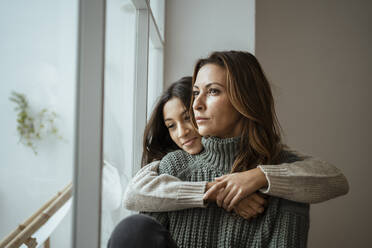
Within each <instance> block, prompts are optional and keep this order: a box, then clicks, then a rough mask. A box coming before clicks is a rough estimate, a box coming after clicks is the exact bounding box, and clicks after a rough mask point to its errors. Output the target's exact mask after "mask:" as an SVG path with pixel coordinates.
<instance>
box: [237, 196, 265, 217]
mask: <svg viewBox="0 0 372 248" xmlns="http://www.w3.org/2000/svg"><path fill="white" fill-rule="evenodd" d="M266 203H267V202H266V200H265V199H264V198H263V197H261V196H259V195H258V194H257V193H253V194H252V195H249V196H248V197H247V198H244V199H243V200H241V201H240V202H239V203H238V204H237V205H236V206H235V207H234V212H235V213H237V214H238V215H240V216H241V217H243V218H244V219H247V220H249V219H251V218H255V217H257V216H258V215H259V214H262V213H263V211H264V210H265V206H266Z"/></svg>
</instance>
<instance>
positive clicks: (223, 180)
mask: <svg viewBox="0 0 372 248" xmlns="http://www.w3.org/2000/svg"><path fill="white" fill-rule="evenodd" d="M265 186H267V180H266V176H265V174H264V173H263V172H262V171H261V169H260V168H255V169H251V170H248V171H244V172H238V173H232V174H228V175H224V176H221V177H217V178H216V184H214V185H213V186H212V187H211V188H210V189H208V190H207V192H206V193H205V194H204V200H207V199H210V198H212V197H211V196H216V203H217V205H218V206H219V207H223V208H224V209H226V210H227V211H231V210H232V209H233V208H234V207H235V206H236V204H237V203H238V202H240V201H241V200H242V199H243V198H245V197H247V196H249V195H250V194H252V193H254V192H256V191H257V190H258V189H260V188H262V187H265Z"/></svg>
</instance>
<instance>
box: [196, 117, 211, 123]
mask: <svg viewBox="0 0 372 248" xmlns="http://www.w3.org/2000/svg"><path fill="white" fill-rule="evenodd" d="M195 120H196V123H198V124H201V123H203V122H206V121H208V120H209V118H204V117H196V118H195Z"/></svg>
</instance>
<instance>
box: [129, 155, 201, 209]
mask: <svg viewBox="0 0 372 248" xmlns="http://www.w3.org/2000/svg"><path fill="white" fill-rule="evenodd" d="M159 164H160V161H155V162H152V163H150V164H148V165H146V166H145V167H143V168H142V169H141V170H139V171H138V173H137V174H136V175H135V176H134V177H133V178H132V180H131V181H130V182H129V184H128V186H127V189H126V191H125V194H124V207H125V208H127V209H130V210H134V211H144V212H155V211H156V212H162V211H174V210H181V209H186V208H194V207H205V205H204V202H203V195H204V191H205V186H206V182H184V181H181V180H180V179H179V178H177V177H175V176H172V175H169V174H161V175H159V173H158V170H159Z"/></svg>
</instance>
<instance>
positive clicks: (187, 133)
mask: <svg viewBox="0 0 372 248" xmlns="http://www.w3.org/2000/svg"><path fill="white" fill-rule="evenodd" d="M163 118H164V122H165V126H166V127H167V128H168V131H169V134H170V136H171V138H172V140H173V141H174V143H176V144H177V146H178V147H179V148H181V149H183V150H184V151H186V152H188V153H190V154H198V153H199V152H201V150H202V148H203V147H202V144H201V136H200V135H199V133H198V132H197V131H196V130H195V129H194V127H193V126H192V124H191V119H190V116H189V113H188V111H187V110H186V108H185V106H184V105H183V103H182V101H181V100H180V99H179V98H177V97H173V98H172V99H170V100H169V101H168V102H167V103H166V104H164V107H163Z"/></svg>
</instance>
